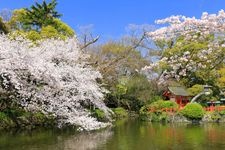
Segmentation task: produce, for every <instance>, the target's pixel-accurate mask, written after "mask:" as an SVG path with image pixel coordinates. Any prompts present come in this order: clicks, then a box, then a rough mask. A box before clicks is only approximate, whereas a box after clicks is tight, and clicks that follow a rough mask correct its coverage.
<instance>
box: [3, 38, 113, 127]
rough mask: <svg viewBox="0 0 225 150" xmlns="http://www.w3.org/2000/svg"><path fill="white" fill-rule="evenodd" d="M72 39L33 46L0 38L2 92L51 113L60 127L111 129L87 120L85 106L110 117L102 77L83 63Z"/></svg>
mask: <svg viewBox="0 0 225 150" xmlns="http://www.w3.org/2000/svg"><path fill="white" fill-rule="evenodd" d="M77 43H78V42H77V40H76V38H71V39H68V40H66V41H63V40H53V39H47V40H44V41H41V42H39V43H37V44H36V45H34V44H33V43H32V42H30V41H27V40H25V39H23V38H21V37H18V38H17V39H16V40H10V39H9V38H8V37H7V36H4V35H1V36H0V91H2V92H5V93H8V98H9V100H13V101H15V102H16V103H18V104H19V105H20V107H22V108H24V109H25V110H27V111H41V112H43V113H44V114H46V115H53V116H54V117H55V118H56V119H57V121H58V126H59V127H61V126H64V125H75V126H78V127H80V129H85V130H94V129H99V128H102V127H106V126H108V125H110V123H103V122H98V121H97V119H95V118H93V117H91V114H90V111H89V110H88V107H91V106H93V107H95V108H99V109H101V110H103V111H104V112H105V114H106V116H107V117H108V119H109V120H110V114H111V113H112V112H111V110H110V109H108V108H107V107H106V106H105V104H104V103H103V98H104V95H103V92H104V91H105V90H104V89H102V88H101V86H100V85H99V84H98V83H97V81H96V79H100V78H101V74H100V73H99V72H98V71H95V70H94V69H93V68H92V67H90V66H88V65H87V63H86V58H87V57H88V56H87V55H86V54H84V53H83V52H82V51H81V50H80V49H79V47H78V44H77ZM2 92H1V93H2Z"/></svg>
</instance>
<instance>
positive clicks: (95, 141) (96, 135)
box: [63, 129, 112, 150]
mask: <svg viewBox="0 0 225 150" xmlns="http://www.w3.org/2000/svg"><path fill="white" fill-rule="evenodd" d="M111 136H112V132H111V131H110V129H108V130H103V131H98V132H91V133H80V134H78V135H73V136H70V137H68V138H67V139H66V140H65V141H64V142H63V145H64V147H63V149H70V150H76V149H77V150H93V149H97V148H98V147H99V146H101V145H104V144H105V143H106V142H107V140H108V139H109V138H110V137H111Z"/></svg>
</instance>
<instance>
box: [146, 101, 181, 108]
mask: <svg viewBox="0 0 225 150" xmlns="http://www.w3.org/2000/svg"><path fill="white" fill-rule="evenodd" d="M147 108H148V109H155V110H161V109H163V108H178V105H177V103H176V102H173V101H164V100H158V101H156V102H153V103H151V104H150V105H147Z"/></svg>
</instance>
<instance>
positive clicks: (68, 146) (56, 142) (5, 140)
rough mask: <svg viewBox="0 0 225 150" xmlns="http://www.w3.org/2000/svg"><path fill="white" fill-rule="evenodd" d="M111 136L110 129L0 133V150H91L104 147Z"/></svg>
mask: <svg viewBox="0 0 225 150" xmlns="http://www.w3.org/2000/svg"><path fill="white" fill-rule="evenodd" d="M111 136H112V132H111V130H110V129H106V130H102V131H95V132H90V133H89V132H83V133H74V131H73V130H72V131H71V130H68V131H67V130H65V131H64V130H63V131H59V132H58V131H54V130H46V131H45V130H40V131H33V132H29V133H27V132H22V133H17V134H15V133H9V132H4V133H2V132H0V150H31V149H35V150H93V149H97V148H98V147H99V146H101V145H102V144H103V145H104V144H105V143H106V142H107V140H108V139H109V138H111Z"/></svg>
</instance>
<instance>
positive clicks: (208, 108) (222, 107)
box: [148, 106, 225, 113]
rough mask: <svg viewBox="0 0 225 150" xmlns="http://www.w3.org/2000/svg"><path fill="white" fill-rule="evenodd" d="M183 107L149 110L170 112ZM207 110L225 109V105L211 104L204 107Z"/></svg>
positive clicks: (151, 110) (152, 109)
mask: <svg viewBox="0 0 225 150" xmlns="http://www.w3.org/2000/svg"><path fill="white" fill-rule="evenodd" d="M181 109H183V107H179V108H163V109H160V110H159V109H155V108H149V109H148V111H150V112H157V111H163V112H168V113H173V112H177V111H178V110H181ZM203 109H204V110H205V111H225V106H210V107H203Z"/></svg>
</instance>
